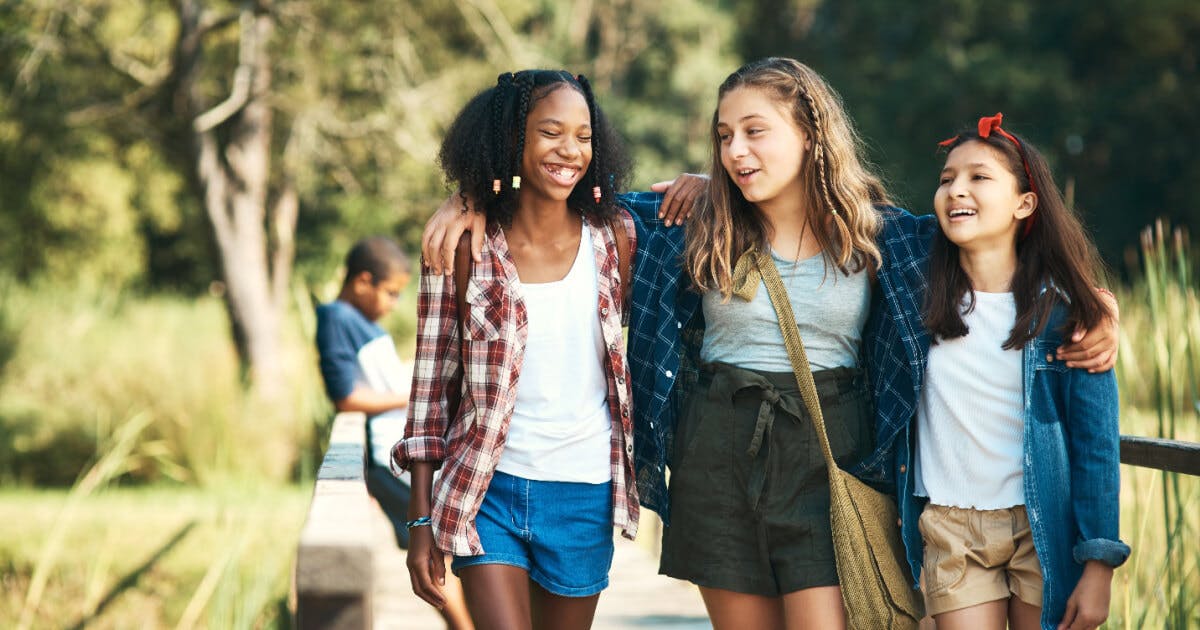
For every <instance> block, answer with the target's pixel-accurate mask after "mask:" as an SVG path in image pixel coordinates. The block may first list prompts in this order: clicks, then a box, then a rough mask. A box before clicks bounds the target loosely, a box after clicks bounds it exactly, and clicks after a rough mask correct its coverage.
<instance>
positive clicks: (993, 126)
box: [938, 112, 1038, 238]
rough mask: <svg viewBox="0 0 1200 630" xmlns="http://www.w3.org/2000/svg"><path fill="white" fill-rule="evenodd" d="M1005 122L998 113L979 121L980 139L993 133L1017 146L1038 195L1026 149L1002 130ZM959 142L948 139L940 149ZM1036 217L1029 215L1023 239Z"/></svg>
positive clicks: (1028, 176)
mask: <svg viewBox="0 0 1200 630" xmlns="http://www.w3.org/2000/svg"><path fill="white" fill-rule="evenodd" d="M1003 120H1004V114H1002V113H1000V112H996V115H995V116H984V117H983V118H980V119H979V128H978V131H979V137H980V138H987V137H989V136H991V135H992V132H993V131H994V132H996V133H998V134H1000V135H1001V136H1002V137H1004V138H1006V139H1008V141H1009V142H1012V143H1013V144H1015V145H1017V153H1019V154H1020V155H1021V166H1022V167H1024V169H1025V177H1026V178H1028V179H1029V189H1030V190H1031V191H1033V194H1035V195H1036V194H1037V192H1038V190H1037V184H1035V183H1034V182H1033V174H1032V173H1030V172H1029V160H1027V159H1025V147H1024V146H1022V145H1021V141H1020V140H1017V137H1016V136H1014V135H1012V134H1011V133H1008V132H1007V131H1005V130H1003V129H1001V128H1000V122H1001V121H1003ZM956 141H958V136H954V137H953V138H947V139H945V140H942V141H941V142H939V143H938V146H939V147H948V146H950V145H952V144H954V143H955V142H956ZM1034 216H1035V215H1029V220H1027V221H1025V225H1024V227H1023V228H1022V229H1021V238H1025V237H1026V236H1029V232H1030V231H1031V230H1032V229H1033V219H1034Z"/></svg>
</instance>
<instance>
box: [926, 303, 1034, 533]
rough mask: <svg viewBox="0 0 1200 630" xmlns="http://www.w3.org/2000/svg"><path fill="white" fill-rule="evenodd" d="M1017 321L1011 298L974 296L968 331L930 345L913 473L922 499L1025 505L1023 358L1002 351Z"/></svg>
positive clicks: (992, 506) (983, 506) (961, 504)
mask: <svg viewBox="0 0 1200 630" xmlns="http://www.w3.org/2000/svg"><path fill="white" fill-rule="evenodd" d="M1016 318H1017V304H1016V302H1015V301H1014V300H1013V294H1011V293H981V292H979V291H976V292H975V309H974V310H972V311H971V312H970V313H967V314H966V315H964V316H963V322H964V323H966V325H967V328H968V329H969V330H970V332H969V333H968V334H967V335H966V336H964V337H959V338H957V339H950V340H944V339H943V340H941V341H940V342H939V343H938V344H937V345H936V346H930V348H929V358H928V366H927V367H926V369H925V383H924V385H923V387H922V389H921V402H920V404H919V405H918V406H917V455H916V458H915V459H916V465H917V467H916V470H915V471H914V473H915V474H916V478H917V479H916V494H917V495H918V496H926V497H929V500H930V502H932V503H934V504H937V505H945V506H950V507H958V508H974V509H977V510H996V509H1001V508H1008V507H1012V506H1014V505H1024V504H1025V489H1024V485H1023V483H1024V466H1023V459H1024V450H1023V448H1024V444H1025V438H1024V428H1025V415H1024V398H1023V394H1024V387H1023V386H1022V384H1021V357H1022V353H1021V350H1020V349H1016V350H1005V349H1004V348H1002V347H1001V346H1002V345H1003V344H1004V341H1005V340H1006V339H1008V335H1009V332H1011V331H1012V327H1013V323H1014V322H1015V321H1016Z"/></svg>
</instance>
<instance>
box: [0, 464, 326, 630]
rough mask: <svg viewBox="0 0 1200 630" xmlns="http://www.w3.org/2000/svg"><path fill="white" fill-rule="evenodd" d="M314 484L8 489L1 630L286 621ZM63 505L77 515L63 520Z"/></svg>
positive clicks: (0, 522)
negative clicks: (41, 574) (22, 624)
mask: <svg viewBox="0 0 1200 630" xmlns="http://www.w3.org/2000/svg"><path fill="white" fill-rule="evenodd" d="M311 493H312V490H311V488H306V487H301V486H298V485H262V486H243V485H232V484H231V485H228V486H225V487H222V488H210V489H200V488H194V487H188V486H174V485H170V486H168V485H159V486H153V487H142V488H136V489H110V490H104V491H100V492H98V493H96V494H93V495H91V496H86V497H83V498H82V499H80V500H79V502H78V503H76V504H75V505H74V509H69V508H68V505H69V504H71V501H70V499H69V494H68V491H66V490H32V489H19V488H18V489H10V488H6V489H4V490H0V579H2V582H0V584H2V585H3V587H2V588H0V627H3V628H14V627H17V624H18V622H19V620H20V619H21V616H22V611H23V610H24V609H26V608H29V606H28V605H27V604H30V602H28V596H29V593H30V590H31V589H30V585H31V582H32V580H33V576H34V574H35V573H36V572H38V569H39V567H40V568H41V569H42V570H44V571H46V574H47V578H48V579H47V580H46V588H45V589H44V591H43V592H42V595H41V596H40V598H39V601H37V602H36V605H35V606H33V608H32V610H33V612H32V615H31V616H29V617H28V618H27V620H28V621H30V622H31V626H30V627H33V628H73V627H82V626H83V625H86V626H87V627H89V628H135V627H136V628H191V627H197V628H277V627H278V628H287V627H289V624H290V620H289V613H288V603H287V594H288V591H289V582H290V579H291V571H292V563H293V561H294V557H295V548H296V541H297V540H298V538H299V533H300V526H301V524H302V523H303V520H304V514H305V512H306V509H307V506H308V501H309V499H310V498H311ZM65 511H70V512H71V514H69V515H66V519H67V520H66V521H64V515H65Z"/></svg>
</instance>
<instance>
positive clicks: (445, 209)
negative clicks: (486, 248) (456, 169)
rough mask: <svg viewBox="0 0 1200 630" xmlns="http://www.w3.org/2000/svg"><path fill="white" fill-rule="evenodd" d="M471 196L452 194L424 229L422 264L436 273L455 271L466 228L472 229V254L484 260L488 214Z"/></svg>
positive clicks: (474, 258) (477, 259) (476, 260)
mask: <svg viewBox="0 0 1200 630" xmlns="http://www.w3.org/2000/svg"><path fill="white" fill-rule="evenodd" d="M474 206H475V204H474V202H473V201H472V200H471V198H470V197H462V196H459V195H457V194H455V195H450V196H449V197H447V198H446V200H445V201H443V202H442V205H440V206H438V209H437V212H434V213H433V216H431V217H429V220H428V221H426V222H425V231H424V232H422V233H421V266H422V268H427V269H429V270H431V271H432V272H433V273H435V274H446V275H450V274H453V273H454V251H455V250H456V249H458V241H459V239H460V238H462V234H463V232H470V233H471V258H472V259H473V260H474V261H475V262H480V260H481V255H482V252H483V237H484V235H485V234H486V229H485V228H486V227H487V218H486V217H485V216H484V214H483V212H477V211H475V208H474Z"/></svg>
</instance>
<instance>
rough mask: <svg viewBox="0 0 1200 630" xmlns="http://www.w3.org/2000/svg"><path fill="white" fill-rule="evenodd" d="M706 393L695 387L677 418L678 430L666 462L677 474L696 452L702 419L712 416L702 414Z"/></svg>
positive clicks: (702, 423)
mask: <svg viewBox="0 0 1200 630" xmlns="http://www.w3.org/2000/svg"><path fill="white" fill-rule="evenodd" d="M706 393H707V392H706V390H705V389H704V388H701V387H697V388H695V389H693V390H692V392H691V393H690V394H689V395H688V398H687V401H686V402H684V404H683V413H682V414H681V415H680V416H679V428H678V430H677V433H676V435H675V440H674V443H673V444H672V446H671V457H670V459H668V460H667V461H668V464H669V465H670V467H671V470H672V471H676V472H677V471H678V470H680V469H681V468H683V463H684V462H685V461H687V460H688V459H690V458H691V455H692V453H693V452H695V450H696V446H697V441H698V438H699V437H700V435H701V430H702V429H703V428H704V427H703V425H704V419H705V418H706V417H708V416H710V415H712V414H711V413H704V411H705V407H707V405H704V404H702V402H701V400H702V398H704V396H705V394H706Z"/></svg>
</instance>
